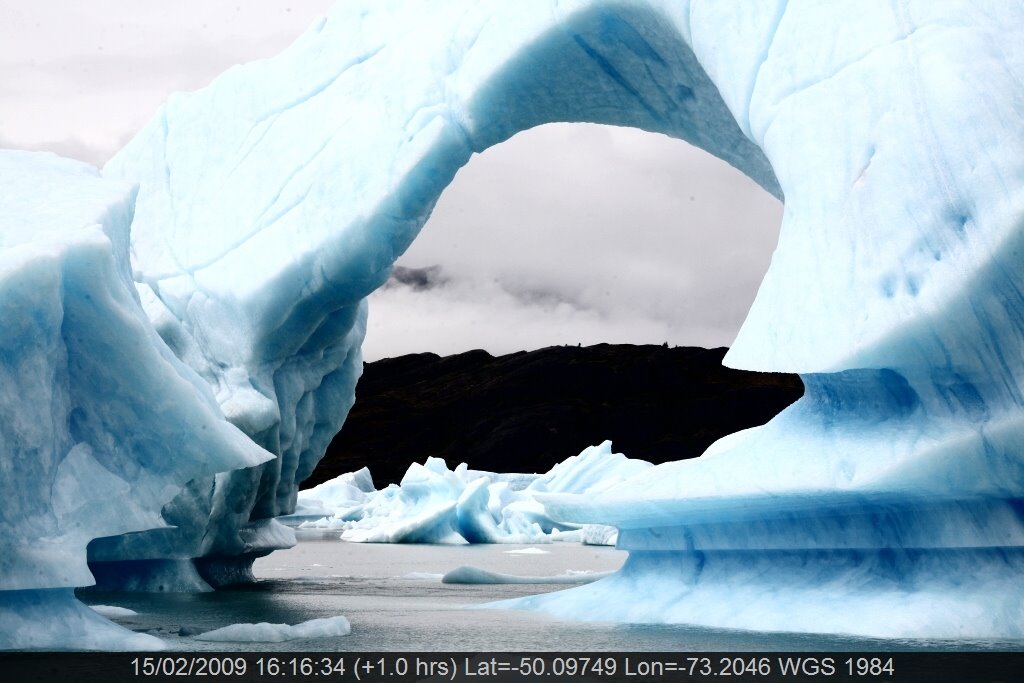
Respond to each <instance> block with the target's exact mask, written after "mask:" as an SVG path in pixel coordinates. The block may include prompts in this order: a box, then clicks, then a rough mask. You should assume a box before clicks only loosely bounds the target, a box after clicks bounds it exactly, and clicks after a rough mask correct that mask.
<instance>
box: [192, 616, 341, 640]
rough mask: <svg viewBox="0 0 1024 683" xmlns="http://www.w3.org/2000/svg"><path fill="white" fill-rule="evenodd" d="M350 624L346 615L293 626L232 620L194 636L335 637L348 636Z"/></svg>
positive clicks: (247, 637)
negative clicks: (234, 622) (236, 622)
mask: <svg viewBox="0 0 1024 683" xmlns="http://www.w3.org/2000/svg"><path fill="white" fill-rule="evenodd" d="M351 632H352V626H351V625H350V624H349V623H348V619H346V618H345V617H327V618H325V619H311V620H309V621H304V622H302V623H301V624H295V625H294V626H292V625H289V624H268V623H266V622H261V623H259V624H231V625H230V626H225V627H223V628H218V629H214V630H213V631H207V632H206V633H201V634H199V635H198V636H196V640H208V641H214V642H220V643H227V642H230V643H282V642H284V641H286V640H298V639H300V638H334V637H336V636H347V635H348V634H349V633H351Z"/></svg>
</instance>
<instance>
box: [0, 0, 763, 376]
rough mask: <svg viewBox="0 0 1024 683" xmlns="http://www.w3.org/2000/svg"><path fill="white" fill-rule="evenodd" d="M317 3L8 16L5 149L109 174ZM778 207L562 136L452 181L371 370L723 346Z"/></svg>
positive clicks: (385, 318)
mask: <svg viewBox="0 0 1024 683" xmlns="http://www.w3.org/2000/svg"><path fill="white" fill-rule="evenodd" d="M331 4H333V3H332V2H330V1H328V0H306V1H303V2H272V1H268V0H245V1H244V2H243V1H242V0H236V1H235V2H210V1H206V2H198V1H196V0H185V1H181V0H178V1H176V2H173V3H172V2H162V1H158V0H93V1H91V2H88V3H82V2H76V1H69V0H50V1H47V2H38V3H21V2H14V0H0V73H2V74H3V88H2V89H0V147H18V148H24V149H46V150H51V151H56V152H58V153H60V154H64V155H67V156H72V157H76V158H81V159H84V160H86V161H90V162H92V163H96V164H102V163H103V162H105V161H106V159H107V158H109V157H110V156H111V155H112V154H113V153H114V152H115V151H116V150H117V149H118V148H119V147H120V146H121V145H123V144H124V142H126V141H127V140H128V139H129V138H130V137H131V136H132V135H133V134H134V133H135V131H137V130H138V129H139V128H141V127H142V125H143V124H144V123H145V122H146V121H147V120H148V119H149V118H150V117H151V116H152V115H153V113H154V112H155V111H156V109H157V107H158V106H159V105H160V103H161V102H162V101H163V100H164V99H165V98H166V97H167V95H168V94H170V93H171V92H174V91H176V90H194V89H196V88H199V87H202V86H203V85H205V84H206V83H208V82H209V81H211V80H212V79H213V78H214V77H216V76H217V74H219V73H221V72H222V71H224V70H225V69H227V68H229V67H230V66H232V65H233V64H236V63H240V62H246V61H251V60H253V59H257V58H260V57H267V56H271V55H273V54H276V53H277V52H279V51H280V50H282V49H283V48H284V47H286V46H287V45H288V44H289V43H290V42H291V41H292V40H294V38H295V37H297V36H298V35H299V34H300V33H301V32H302V31H303V30H304V29H305V28H306V27H307V26H308V25H309V24H310V23H311V21H312V20H313V18H315V17H316V16H319V15H321V14H323V12H324V11H325V10H326V9H327V8H328V7H330V5H331ZM781 211H782V208H781V205H780V204H779V203H778V202H777V201H776V200H775V199H773V198H772V197H770V196H769V195H768V194H767V193H765V192H764V191H763V190H761V189H760V188H759V187H757V186H756V185H755V184H754V183H753V182H752V181H750V180H748V179H746V178H745V177H744V176H743V175H742V174H740V173H739V172H738V171H735V170H734V169H732V168H731V167H729V166H728V165H726V164H725V163H724V162H721V161H718V160H717V159H714V158H712V157H710V156H709V155H707V154H706V153H704V152H702V151H700V150H696V149H694V148H692V147H690V146H689V145H687V144H686V143H683V142H679V141H676V140H671V139H669V138H666V137H663V136H660V135H653V134H649V133H643V132H640V131H635V130H627V129H616V128H607V127H601V126H586V125H553V126H544V127H542V128H539V129H535V130H532V131H526V132H524V133H521V134H519V135H517V136H516V137H514V138H513V139H512V140H510V141H509V142H507V143H505V144H503V145H499V146H498V147H495V148H493V149H491V150H488V151H487V152H485V153H484V154H482V155H479V156H477V157H474V159H473V160H471V161H470V163H469V164H468V165H467V166H466V167H465V168H464V169H463V170H462V171H461V172H460V173H459V175H458V176H457V177H456V179H455V182H454V183H453V184H452V186H451V187H449V189H448V190H447V191H446V192H445V194H444V195H443V196H442V198H441V201H440V203H439V204H438V207H437V209H436V211H435V213H434V215H433V217H432V218H431V220H430V221H429V222H428V224H427V226H426V227H425V228H424V231H423V233H422V234H421V236H420V238H419V239H418V240H417V241H416V242H415V243H414V244H413V246H412V248H411V249H410V250H409V252H407V253H406V254H405V255H404V256H403V257H402V258H401V259H400V260H399V263H400V264H403V265H405V266H409V267H426V266H433V265H439V266H440V273H441V277H440V278H438V281H439V283H438V284H437V285H436V286H433V287H430V288H428V289H422V288H420V289H414V288H412V287H408V286H402V285H397V286H392V287H388V288H386V289H384V290H381V291H379V292H377V293H375V294H374V295H373V297H372V298H371V308H370V330H369V333H368V337H367V342H366V345H365V347H364V348H365V355H366V357H367V359H368V360H373V359H376V358H379V357H383V356H389V355H397V354H400V353H408V352H413V351H436V352H439V353H452V352H457V351H463V350H467V349H471V348H486V349H488V350H489V351H491V352H492V353H505V352H510V351H515V350H519V349H530V348H539V347H542V346H547V345H551V344H576V343H583V344H592V343H597V342H601V341H608V342H628V343H659V344H660V343H662V342H666V341H667V342H669V343H670V344H679V345H683V344H695V345H705V346H713V345H728V344H730V343H731V341H732V338H733V336H734V335H735V333H736V331H737V330H738V329H739V325H740V323H741V322H742V320H743V317H744V315H745V314H746V310H747V308H748V307H749V306H750V303H751V301H752V300H753V297H754V294H755V292H756V291H757V286H758V284H759V283H760V280H761V278H762V276H763V274H764V271H765V270H766V268H767V266H768V262H769V259H770V255H771V252H772V250H773V249H774V247H775V243H776V241H777V238H778V224H779V221H780V220H781Z"/></svg>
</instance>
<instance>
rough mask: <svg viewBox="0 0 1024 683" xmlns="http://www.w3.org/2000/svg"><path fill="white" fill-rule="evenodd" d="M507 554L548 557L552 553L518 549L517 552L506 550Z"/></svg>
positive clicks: (533, 549)
mask: <svg viewBox="0 0 1024 683" xmlns="http://www.w3.org/2000/svg"><path fill="white" fill-rule="evenodd" d="M505 553H506V554H508V555H548V554H550V553H551V551H550V550H542V549H541V548H516V549H515V550H506V551H505Z"/></svg>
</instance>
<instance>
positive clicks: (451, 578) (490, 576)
mask: <svg viewBox="0 0 1024 683" xmlns="http://www.w3.org/2000/svg"><path fill="white" fill-rule="evenodd" d="M613 573H614V572H580V571H575V572H574V571H571V570H570V571H568V572H566V573H565V574H559V575H557V576H516V575H515V574H501V573H499V572H491V571H487V570H486V569H480V568H479V567H459V568H458V569H453V570H451V571H450V572H448V573H447V574H445V575H444V576H443V577H442V578H441V583H469V584H498V583H560V584H572V585H579V584H584V583H592V582H594V581H597V580H598V579H603V578H604V577H606V576H610V575H611V574H613Z"/></svg>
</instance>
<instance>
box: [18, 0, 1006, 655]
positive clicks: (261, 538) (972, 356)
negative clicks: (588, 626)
mask: <svg viewBox="0 0 1024 683" xmlns="http://www.w3.org/2000/svg"><path fill="white" fill-rule="evenodd" d="M1022 34H1024V10H1022V9H1020V8H1019V7H1017V6H1016V5H1013V4H1011V3H1005V2H966V1H956V0H950V1H948V2H926V1H924V0H920V1H916V2H915V1H913V0H910V1H908V2H903V3H899V4H895V5H893V4H890V3H881V2H856V3H854V2H849V3H828V4H824V3H821V4H818V3H806V4H805V3H786V2H781V1H779V2H770V1H768V2H758V3H738V2H706V1H699V0H692V1H690V2H687V1H685V0H618V1H613V0H576V1H567V2H556V1H555V0H524V1H523V2H516V3H509V2H499V1H497V0H491V1H482V2H478V1H470V0H451V1H448V2H425V1H407V0H402V1H401V2H397V1H390V2H381V1H374V2H369V1H366V2H340V3H339V4H338V5H337V7H336V8H335V9H334V11H333V12H332V13H331V15H330V16H328V17H327V18H326V19H325V20H323V21H321V22H318V23H317V24H316V25H314V26H313V27H311V28H310V29H309V31H307V33H306V34H305V35H304V36H303V37H301V38H300V39H299V40H298V41H297V42H296V43H295V44H294V45H293V46H292V47H291V48H289V49H288V50H286V51H285V52H284V53H282V54H281V55H280V56H278V57H275V58H273V59H270V60H263V61H260V62H255V63H252V64H249V65H246V66H242V67H236V68H233V69H231V70H229V71H228V72H227V73H225V74H224V75H222V76H221V77H220V78H218V79H217V80H216V81H215V82H214V83H212V84H211V85H210V86H209V87H207V88H205V89H203V90H201V91H198V92H196V93H191V94H179V95H175V96H173V97H172V98H170V100H169V101H168V102H167V103H166V105H165V106H164V107H163V109H162V110H161V111H160V113H159V114H158V115H157V117H156V118H155V119H154V120H153V121H152V122H151V123H150V124H149V125H148V126H147V127H146V128H145V129H144V130H143V131H141V132H140V133H139V135H138V136H137V137H136V138H135V139H134V140H133V141H132V142H131V143H129V144H128V146H127V147H126V148H125V149H124V150H123V151H122V152H121V153H120V154H118V155H117V156H116V157H115V158H114V159H113V160H112V161H111V162H110V164H108V166H107V167H106V168H105V169H104V171H103V176H104V178H105V179H106V180H105V181H104V182H108V181H109V182H118V183H121V184H122V185H121V186H122V187H123V186H124V184H136V183H137V184H138V188H139V189H138V197H137V201H136V202H135V205H134V219H133V221H132V223H131V258H132V272H133V275H134V279H135V283H136V287H137V288H138V291H139V301H140V302H141V305H142V307H143V309H144V310H145V312H146V314H147V316H148V319H149V320H150V322H151V323H152V325H153V328H154V329H155V330H156V331H157V332H158V333H159V336H160V337H161V339H162V342H158V341H156V340H153V339H151V338H149V337H147V339H150V341H148V342H147V343H152V345H153V348H154V349H158V351H152V352H151V353H150V352H147V353H150V355H152V356H153V357H154V358H156V357H159V358H162V359H166V358H167V357H168V355H169V354H168V353H167V352H166V349H163V348H162V347H161V344H166V347H167V349H170V350H171V351H172V352H173V355H174V356H175V357H176V358H177V359H178V360H179V361H180V363H179V365H182V366H187V367H188V368H189V369H190V370H189V373H193V374H189V377H192V378H193V380H194V378H195V377H199V378H201V380H202V381H203V382H204V383H205V385H206V387H207V388H206V389H203V390H202V392H200V393H203V392H206V393H207V394H208V395H212V397H213V398H212V401H213V403H214V406H215V408H216V410H214V408H213V407H211V406H210V405H209V403H208V402H204V401H206V399H200V398H195V399H194V401H195V405H200V404H201V405H203V406H206V408H204V410H207V409H209V410H210V411H211V412H210V413H209V414H210V415H214V417H216V416H217V415H220V416H223V418H224V419H226V420H227V421H228V422H230V424H232V425H234V426H235V427H237V429H238V430H240V431H241V432H244V433H245V434H246V435H248V436H249V437H250V438H251V440H252V441H253V442H255V444H258V446H259V447H261V448H262V449H265V450H266V451H269V452H271V453H273V454H275V455H276V456H277V457H276V458H274V459H272V460H269V461H267V462H266V463H264V464H261V465H254V466H250V467H247V468H244V469H234V470H233V471H230V472H226V471H227V470H229V469H231V468H232V467H238V461H237V460H234V461H232V463H231V464H229V463H228V462H226V461H225V462H220V463H216V464H214V463H212V462H210V463H208V464H209V465H210V466H211V467H210V469H212V470H217V471H220V472H221V473H220V474H212V473H210V472H209V471H206V472H205V473H204V474H202V475H200V474H196V475H195V478H193V479H192V482H191V483H190V484H188V485H187V486H185V487H184V488H181V489H180V490H181V493H180V494H179V495H178V496H177V497H176V498H175V499H174V501H173V502H172V503H171V504H170V505H169V506H167V507H166V508H164V517H165V520H164V521H165V522H166V521H172V520H168V519H167V517H168V516H170V517H171V518H173V523H174V524H175V529H174V530H165V529H158V530H155V531H150V532H143V533H140V534H133V535H132V536H123V537H119V538H116V539H112V540H107V541H102V542H95V543H94V544H93V545H92V546H91V547H90V559H91V561H92V566H93V570H94V572H96V573H97V575H98V576H102V577H103V580H104V581H107V582H109V583H110V584H111V585H118V584H121V585H124V586H135V587H140V586H141V587H146V586H150V587H151V586H152V585H154V582H157V583H159V582H161V581H167V582H171V583H175V582H177V583H179V584H180V585H181V586H183V587H184V586H189V585H191V586H192V587H203V584H205V585H207V586H209V585H217V584H218V583H222V582H226V581H231V580H237V579H240V578H244V577H245V576H246V573H247V567H248V565H249V564H250V563H251V562H252V560H253V558H255V557H256V556H258V555H260V554H263V553H266V552H269V551H271V550H272V549H273V548H275V547H282V546H285V545H287V544H288V543H290V542H291V540H290V533H289V532H288V531H287V529H284V528H283V527H282V526H281V525H280V524H279V523H277V522H276V521H274V518H275V517H276V516H278V515H282V514H287V513H290V512H292V511H293V509H294V506H295V500H296V493H297V485H298V482H300V481H301V480H302V479H303V478H304V477H305V476H307V475H308V473H309V472H311V471H312V468H313V467H314V466H315V464H316V461H317V460H318V458H319V457H320V456H321V454H322V453H323V450H324V447H325V446H326V444H327V442H328V440H329V439H330V438H331V436H332V435H333V434H334V433H335V432H336V431H337V430H338V428H339V427H340V425H341V423H342V421H343V419H344V417H345V414H346V413H347V411H348V409H349V407H350V406H351V404H352V401H353V388H354V386H355V382H356V379H357V377H358V374H359V371H360V367H361V362H360V355H359V347H360V343H361V339H362V336H363V333H364V330H365V316H366V303H365V297H366V296H367V295H368V294H369V293H370V292H372V291H373V290H374V288H376V287H377V286H379V285H380V284H382V283H383V282H384V281H385V279H386V278H387V276H388V274H389V272H390V268H391V265H392V264H393V262H394V261H395V259H396V258H397V257H398V256H399V255H400V254H401V253H402V252H403V251H404V250H405V249H406V248H407V247H408V246H409V244H410V243H411V241H412V240H413V239H414V238H415V236H416V233H417V231H418V230H419V229H420V227H421V226H422V225H423V223H424V221H425V220H426V218H427V217H428V215H429V214H430V211H431V209H432V207H433V205H434V203H435V202H436V200H437V198H438V196H439V195H440V193H441V192H442V191H443V190H444V188H445V187H446V186H447V184H448V183H449V182H450V181H451V179H452V178H453V176H454V174H455V173H456V171H457V170H458V169H459V168H460V167H461V166H462V165H464V164H465V163H466V162H467V161H468V159H469V158H470V157H471V155H472V154H474V153H477V152H481V151H483V150H484V149H487V148H488V147H490V146H492V145H494V144H497V143H499V142H501V141H503V140H506V139H508V138H509V137H511V136H512V135H514V134H515V133H517V132H519V131H521V130H524V129H526V128H530V127H533V126H537V125H541V124H544V123H548V122H555V121H586V122H594V123H605V124H613V125H620V126H632V127H637V128H641V129H644V130H648V131H652V132H655V133H663V134H666V135H670V136H672V137H676V138H681V139H684V140H687V141H689V142H691V143H693V144H694V145H697V146H699V147H702V148H703V149H705V150H707V151H709V152H711V153H712V154H715V155H717V156H719V157H721V158H723V159H725V160H726V161H728V162H729V163H731V164H733V165H734V166H736V167H737V168H738V169H740V170H741V171H743V172H744V173H746V174H747V175H749V176H750V177H751V178H753V179H754V180H755V181H757V182H758V183H760V184H761V185H762V186H763V187H764V188H765V189H766V190H767V191H768V192H770V193H772V194H774V195H775V196H777V197H780V198H784V201H785V212H784V218H783V224H782V229H781V236H780V240H779V244H778V248H777V250H776V252H775V255H774V257H773V259H772V265H771V267H770V269H769V272H768V274H767V275H766V277H765V279H764V282H763V283H762V285H761V288H760V291H759V292H758V295H757V298H756V300H755V302H754V304H753V306H752V308H751V310H750V313H749V316H748V318H747V320H746V322H745V323H744V325H743V328H742V329H741V331H740V333H739V335H738V337H737V339H736V342H735V344H734V345H733V347H732V350H731V351H730V353H729V355H728V356H727V358H726V362H727V363H728V364H730V365H732V366H734V367H740V368H745V369H751V370H765V371H767V370H784V371H791V372H799V373H800V374H801V376H802V377H803V378H804V383H805V385H806V387H807V392H806V395H805V397H804V398H803V399H801V400H800V401H799V402H798V403H797V404H795V405H794V406H792V407H791V408H789V409H788V410H787V411H785V412H784V413H782V414H781V415H779V416H778V417H777V418H775V419H774V420H772V421H771V422H769V423H768V424H767V425H765V426H763V427H760V428H757V429H755V430H750V431H748V432H744V433H741V434H739V435H733V436H730V437H727V438H726V439H723V440H722V441H720V442H719V443H717V444H715V445H714V446H713V447H712V448H711V450H710V451H709V452H708V453H707V454H706V455H705V456H704V457H702V458H700V459H697V460H692V461H686V462H681V463H674V464H670V465H663V466H659V467H656V468H651V469H649V470H648V471H646V472H644V473H641V474H639V475H638V476H637V477H635V478H633V479H631V480H628V481H625V482H623V483H621V484H619V485H618V486H616V487H613V488H609V489H608V490H606V491H603V492H602V494H601V495H600V496H596V495H595V496H586V497H578V496H577V497H572V496H557V495H552V496H549V497H548V498H547V499H546V505H547V511H548V513H549V514H552V515H556V516H558V517H561V518H562V519H565V520H571V521H574V522H588V523H604V524H612V525H615V526H617V527H619V528H620V530H621V532H620V538H619V544H620V547H623V548H625V549H628V550H630V552H631V554H630V560H629V562H628V563H627V565H626V567H625V568H624V569H623V570H622V572H620V573H619V574H618V575H616V576H615V577H610V578H608V579H605V580H603V581H600V582H597V583H594V584H590V585H588V586H585V587H580V588H577V589H573V590H571V591H567V592H565V593H559V594H554V595H551V596H547V597H544V598H539V599H537V600H533V601H523V602H520V603H518V606H528V607H535V608H538V609H544V610H547V611H550V612H553V613H557V614H560V615H562V616H568V617H575V618H587V617H600V618H603V619H607V618H613V619H623V620H640V621H665V622H685V623H698V624H705V625H710V626H720V627H735V628H751V629H762V630H795V631H830V632H842V633H858V634H866V635H887V636H888V635H892V636H907V635H915V636H916V635H922V636H929V637H946V636H949V637H988V636H998V637H1018V638H1019V637H1022V636H1024V633H1022V628H1024V626H1022V624H1024V589H1022V588H1021V586H1020V582H1019V580H1018V579H1017V577H1019V576H1020V573H1021V570H1022V569H1024V550H1022V547H1024V543H1022V541H1024V528H1022V520H1021V515H1022V510H1024V508H1022V502H1021V501H1022V486H1024V471H1022V464H1024V453H1022V445H1021V444H1024V421H1022V415H1024V414H1022V405H1024V391H1022V380H1024V315H1022V314H1024V298H1022V294H1021V292H1022V291H1024V282H1022V279H1024V268H1022V267H1021V253H1022V249H1024V244H1022V236H1024V232H1022V229H1021V228H1022V227H1024V182H1022V180H1024V139H1022V136H1021V130H1024V125H1022V123H1024V87H1022V85H1021V84H1022V83H1024V35H1022ZM12 174H16V171H8V172H5V174H4V178H5V183H6V180H7V178H8V177H9V176H10V175H12ZM681 191H685V190H684V189H681ZM97 192H100V190H97ZM129 201H130V200H129ZM125 211H127V209H125ZM688 227H689V226H685V225H681V226H680V229H688ZM15 231H16V229H15V228H12V229H11V230H10V231H8V230H5V231H4V233H3V234H7V233H8V232H12V233H13V232H15ZM6 250H7V248H6V245H5V253H6ZM111 277H113V276H111ZM122 280H123V278H122ZM19 297H21V298H19ZM5 304H6V305H7V306H10V307H12V308H13V309H16V310H21V311H30V310H34V307H35V306H36V299H35V298H33V297H29V296H25V295H22V294H18V295H17V296H14V295H12V296H9V297H5ZM53 324H55V323H53ZM84 348H89V349H95V348H97V347H95V346H94V345H93V342H86V343H85V346H84ZM166 362H168V363H169V362H170V361H169V360H168V361H166ZM175 362H177V361H175ZM3 367H4V368H10V367H13V365H11V363H10V362H9V361H8V357H6V356H5V357H4V359H3ZM47 367H48V366H47ZM175 367H177V366H175ZM97 372H100V370H97ZM176 372H184V370H180V369H179V371H176ZM194 385H195V384H194V382H193V386H194ZM681 390H685V388H681ZM196 391H199V390H198V389H196ZM115 396H116V393H115V394H103V393H97V394H95V395H94V396H91V397H90V398H89V400H92V399H96V400H97V401H109V400H111V399H113V398H114V397H115ZM197 396H198V394H197ZM81 400H83V401H84V400H86V399H85V398H83V399H81ZM6 410H14V409H13V408H11V409H8V408H5V411H6ZM197 410H198V409H197ZM35 414H42V413H35ZM204 414H205V413H204ZM6 415H7V413H5V416H6ZM46 415H49V413H46ZM681 417H685V416H681ZM211 419H212V418H211ZM8 422H10V421H9V420H8ZM218 429H221V428H220V427H218ZM225 433H226V432H225ZM5 438H6V437H5ZM598 438H601V435H595V439H598ZM7 443H11V442H10V441H7V442H5V451H4V457H5V462H8V461H9V459H10V457H11V456H10V453H12V452H14V451H12V449H11V447H10V446H8V445H7ZM256 451H259V449H256ZM256 451H254V452H256ZM19 452H20V451H19ZM259 452H262V451H259ZM627 455H629V456H630V457H633V458H643V454H642V453H628V454H627ZM20 481H21V480H20V479H17V478H15V479H6V480H5V482H4V490H5V491H7V490H10V489H12V488H13V487H16V486H18V485H19V482H20ZM182 483H184V482H183V481H182V482H181V483H179V484H178V486H181V484H182ZM75 495H78V494H75V493H68V496H71V497H72V498H73V497H74V496H75ZM58 500H65V499H63V498H59V497H58ZM67 500H71V498H68V499H67ZM61 504H62V505H63V504H66V503H61ZM67 504H70V503H67ZM8 509H9V508H5V511H6V510H8ZM7 514H8V515H9V517H7V518H5V520H6V519H9V520H10V521H5V524H6V525H7V527H5V528H8V527H10V528H13V527H14V526H16V524H17V520H20V519H23V517H22V516H21V515H22V512H21V511H20V510H17V509H15V512H14V514H13V515H11V514H10V513H7ZM27 538H29V540H31V537H27ZM81 559H82V558H81V555H80V552H79V555H78V556H77V561H78V562H79V565H80V564H81ZM76 585H77V584H76ZM609 595H614V596H615V597H616V600H615V601H611V600H609V599H608V596H609ZM616 605H618V607H616ZM882 606H884V607H885V609H884V610H882ZM892 614H898V615H900V616H899V618H892V617H891V616H890V615H892ZM10 623H11V622H10V621H9V620H6V621H4V622H3V627H4V631H5V632H7V631H9V624H10Z"/></svg>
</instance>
